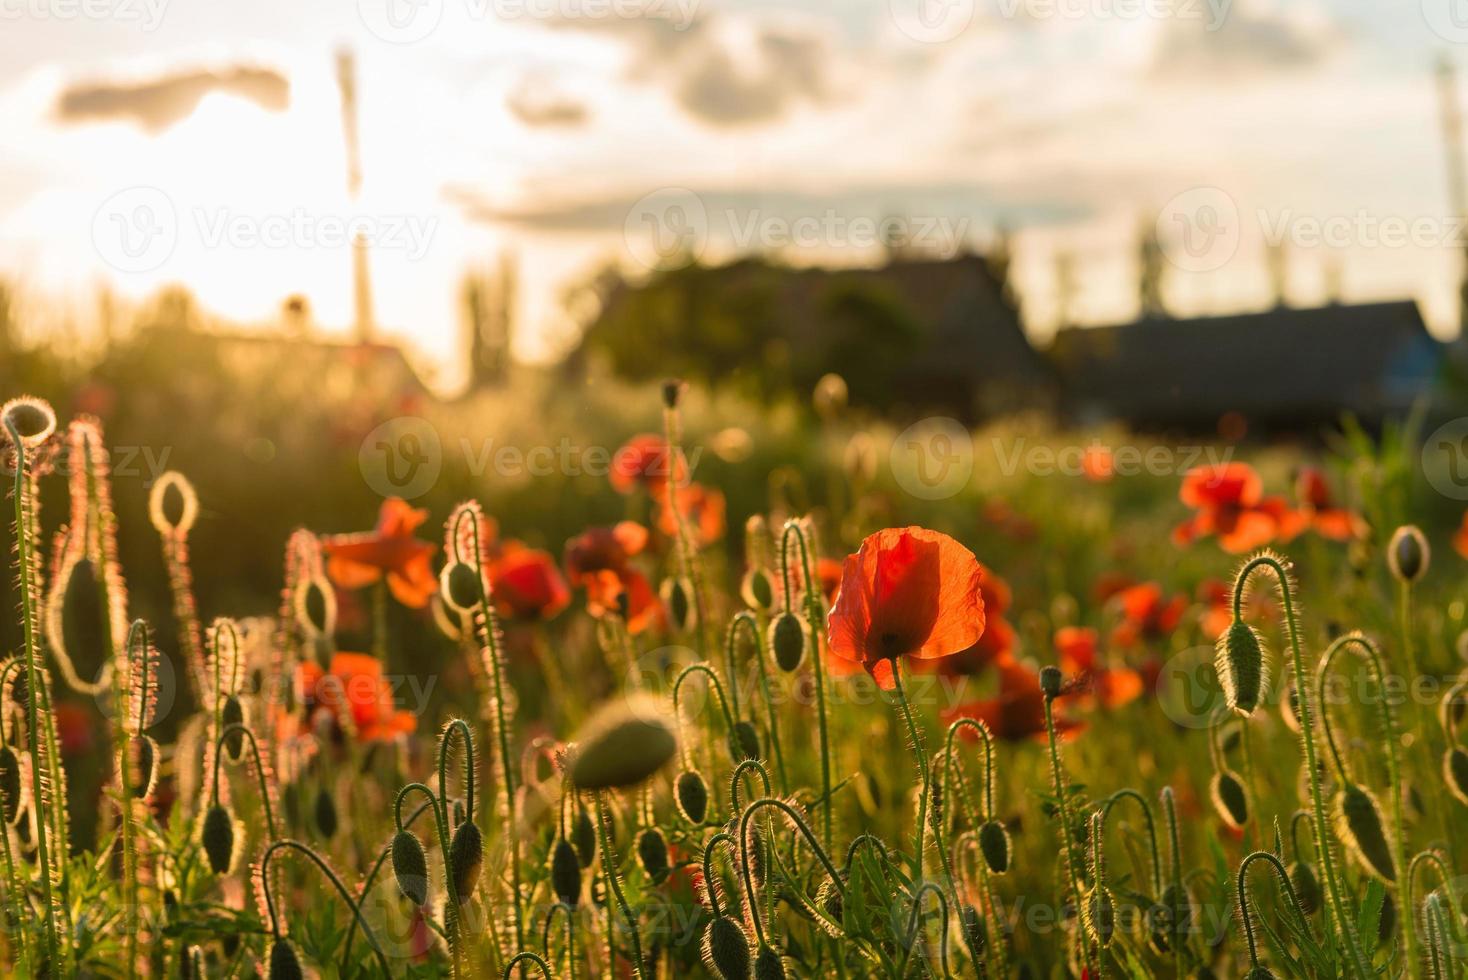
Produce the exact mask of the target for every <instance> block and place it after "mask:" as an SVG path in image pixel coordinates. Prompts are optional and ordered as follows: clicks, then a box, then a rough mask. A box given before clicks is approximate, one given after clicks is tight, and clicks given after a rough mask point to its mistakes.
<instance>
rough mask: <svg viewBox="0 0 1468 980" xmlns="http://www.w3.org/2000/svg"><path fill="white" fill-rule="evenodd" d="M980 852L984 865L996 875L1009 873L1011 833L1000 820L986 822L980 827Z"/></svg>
mask: <svg viewBox="0 0 1468 980" xmlns="http://www.w3.org/2000/svg"><path fill="white" fill-rule="evenodd" d="M979 852H980V853H981V854H983V855H984V863H985V864H987V865H988V866H989V870H990V871H992V872H993V873H994V874H996V875H1002V874H1007V873H1008V872H1009V831H1008V830H1007V829H1005V826H1004V824H1002V823H1000V822H999V821H998V820H985V821H984V822H983V823H982V824H980V825H979Z"/></svg>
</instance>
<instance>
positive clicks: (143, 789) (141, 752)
mask: <svg viewBox="0 0 1468 980" xmlns="http://www.w3.org/2000/svg"><path fill="white" fill-rule="evenodd" d="M127 744H128V752H129V754H130V756H131V758H129V760H128V768H129V770H130V771H131V773H132V779H133V785H132V791H133V799H137V800H146V799H147V798H148V797H150V796H152V795H153V790H154V788H155V787H156V786H157V785H158V743H157V742H154V741H153V739H151V738H150V737H148V736H147V735H134V736H133V737H132V738H130V739H128V743H127Z"/></svg>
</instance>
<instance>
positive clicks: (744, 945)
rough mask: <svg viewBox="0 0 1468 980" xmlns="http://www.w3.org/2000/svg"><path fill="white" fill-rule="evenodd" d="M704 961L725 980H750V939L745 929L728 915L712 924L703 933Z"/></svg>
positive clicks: (718, 918)
mask: <svg viewBox="0 0 1468 980" xmlns="http://www.w3.org/2000/svg"><path fill="white" fill-rule="evenodd" d="M703 961H704V963H706V964H708V967H709V969H710V970H711V971H712V972H714V973H717V974H718V975H719V976H720V977H722V978H723V980H749V937H748V936H747V935H745V932H744V927H743V926H741V925H740V924H739V923H738V922H736V921H735V920H734V919H732V918H730V917H729V916H727V915H721V916H718V917H717V918H715V919H714V920H713V921H712V922H710V923H709V925H708V928H707V929H705V930H704V932H703Z"/></svg>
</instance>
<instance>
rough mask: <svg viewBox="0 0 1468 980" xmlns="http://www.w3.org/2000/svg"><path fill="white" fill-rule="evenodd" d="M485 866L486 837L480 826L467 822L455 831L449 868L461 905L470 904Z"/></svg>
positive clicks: (450, 843)
mask: <svg viewBox="0 0 1468 980" xmlns="http://www.w3.org/2000/svg"><path fill="white" fill-rule="evenodd" d="M483 866H484V835H483V834H481V833H480V832H479V825H478V824H475V823H470V822H468V821H465V822H464V823H461V824H459V829H458V830H456V831H454V839H453V840H452V841H450V842H449V867H450V868H451V869H452V871H453V874H454V893H455V894H456V895H458V897H459V904H460V905H467V904H469V900H470V899H472V898H473V897H474V888H475V886H476V885H478V884H479V871H480V869H481V868H482V867H483Z"/></svg>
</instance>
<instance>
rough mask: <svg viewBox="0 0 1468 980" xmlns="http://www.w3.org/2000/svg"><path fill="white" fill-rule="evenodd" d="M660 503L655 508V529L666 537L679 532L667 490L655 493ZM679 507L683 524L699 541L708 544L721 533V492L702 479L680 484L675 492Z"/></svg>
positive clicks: (722, 502)
mask: <svg viewBox="0 0 1468 980" xmlns="http://www.w3.org/2000/svg"><path fill="white" fill-rule="evenodd" d="M657 497H658V499H659V500H660V501H661V504H660V506H659V508H658V530H660V531H662V532H663V533H664V534H666V535H667V536H668V537H673V536H674V535H676V534H677V533H678V520H677V518H675V517H674V516H673V508H671V507H669V506H668V495H667V493H666V491H664V492H661V493H658V494H657ZM675 497H676V498H677V500H678V510H679V511H681V512H682V514H683V522H684V525H685V526H686V527H687V528H688V532H689V534H690V535H691V536H692V537H693V540H694V541H696V542H697V543H698V544H699V545H709V544H712V543H714V542H715V541H717V540H719V538H721V537H723V536H724V495H723V493H721V492H720V491H718V490H715V489H712V488H710V487H706V486H704V485H703V484H702V483H690V484H688V486H686V487H679V488H678V492H677V493H676V494H675Z"/></svg>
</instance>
